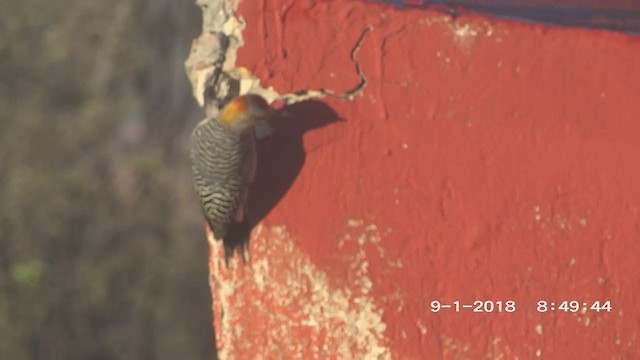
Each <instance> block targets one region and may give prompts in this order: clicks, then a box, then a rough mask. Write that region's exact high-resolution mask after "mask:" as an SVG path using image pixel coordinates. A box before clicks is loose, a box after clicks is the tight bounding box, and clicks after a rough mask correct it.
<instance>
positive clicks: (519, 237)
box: [210, 0, 640, 359]
mask: <svg viewBox="0 0 640 360" xmlns="http://www.w3.org/2000/svg"><path fill="white" fill-rule="evenodd" d="M238 16H241V17H243V18H244V19H245V21H246V28H245V29H244V32H243V34H242V36H243V37H244V47H242V48H241V49H240V50H239V53H238V64H239V65H242V66H243V67H246V68H247V69H249V70H250V72H251V73H253V74H255V75H256V76H257V77H258V78H259V79H260V80H261V83H262V84H263V86H265V87H266V86H269V87H273V89H272V90H273V91H272V93H280V94H282V93H286V92H293V91H297V90H301V89H306V88H314V89H319V88H328V89H333V90H335V91H337V92H342V91H348V90H350V89H353V87H354V86H356V85H357V84H358V83H359V81H360V78H359V76H358V72H357V71H356V62H357V63H358V64H359V65H360V66H361V71H362V74H363V75H364V78H365V79H366V84H365V86H364V88H363V89H362V91H360V92H359V94H358V95H356V96H354V97H353V101H346V100H343V99H339V98H336V97H326V98H324V99H322V101H323V103H320V102H316V101H308V102H302V103H298V104H295V105H293V106H292V110H291V111H292V113H293V114H294V117H293V118H292V119H286V121H285V120H283V121H281V122H280V123H279V124H277V129H276V130H277V131H276V133H275V134H274V135H273V136H271V137H269V138H266V139H264V140H263V141H262V142H261V144H260V151H261V155H260V161H261V162H260V170H259V174H258V184H257V186H256V188H255V189H254V196H253V199H252V202H253V206H254V209H258V211H259V212H261V214H260V215H261V217H264V220H263V222H262V223H261V224H260V225H259V226H258V227H257V228H256V229H255V231H254V236H253V239H252V242H251V244H250V253H251V262H250V263H249V264H247V265H242V263H241V261H240V260H239V257H236V260H235V262H234V263H233V264H232V267H231V269H229V270H227V269H225V268H224V265H223V264H224V262H223V260H222V254H221V253H220V251H221V249H220V247H219V246H217V245H216V244H213V246H212V247H211V249H212V250H211V263H210V269H211V275H210V276H211V286H212V295H213V302H214V318H215V326H216V337H217V346H218V349H219V353H220V356H221V358H225V359H231V358H238V359H247V358H260V356H263V357H264V358H314V357H315V358H398V359H422V358H444V359H481V358H482V359H484V358H487V359H501V358H505V359H512V358H519V359H530V358H536V357H541V358H547V359H568V358H576V359H577V358H582V359H588V358H590V359H596V358H597V359H604V358H611V357H612V354H614V355H615V356H613V357H614V358H620V359H631V358H635V357H636V356H640V346H639V339H638V335H639V327H640V312H639V310H638V309H640V290H638V286H639V285H640V267H639V266H638V256H639V255H640V241H639V240H640V186H639V185H638V184H640V171H638V167H637V161H638V160H637V159H639V158H640V143H639V142H638V140H637V137H638V134H639V133H640V121H639V120H640V102H639V101H638V86H639V85H638V84H640V61H638V59H639V58H640V39H639V38H637V37H632V36H629V35H624V34H619V33H612V32H606V31H591V30H585V29H571V28H554V27H548V26H543V25H535V24H526V23H518V22H509V21H499V20H488V19H485V18H481V17H475V16H461V17H458V18H457V19H455V20H453V19H452V18H450V17H448V16H446V15H443V14H439V13H435V12H429V11H423V10H398V9H396V8H393V7H390V6H386V5H378V4H372V3H363V2H359V1H349V0H336V1H298V0H273V1H254V0H244V1H243V2H242V3H241V4H240V5H239V8H238ZM367 29H371V30H370V31H368V32H367ZM359 40H362V41H359ZM356 44H357V45H358V46H357V49H356V50H357V51H354V49H355V46H356ZM274 96H275V95H274ZM325 104H326V105H325ZM434 300H437V301H440V302H441V303H442V304H450V305H454V301H460V304H461V305H462V304H473V303H474V301H476V300H482V301H493V302H498V301H503V302H504V301H508V300H511V301H514V302H515V307H516V308H515V311H512V312H507V311H505V309H504V307H503V310H502V311H497V309H495V310H494V311H493V312H490V313H487V312H484V313H476V312H473V308H460V310H459V311H456V310H455V305H454V307H452V308H449V309H442V310H440V311H439V312H432V311H431V303H432V301H434ZM541 300H544V301H547V302H548V303H547V306H548V308H547V309H548V310H547V311H546V312H541V311H539V309H538V304H537V303H538V301H541ZM564 300H569V301H571V300H575V301H578V304H579V305H578V307H579V309H578V311H577V312H572V311H563V310H560V309H559V308H560V307H561V305H562V302H563V301H564ZM595 301H600V302H601V303H604V302H605V301H610V304H611V308H612V309H611V311H606V310H603V311H596V310H592V309H591V308H590V307H591V305H592V304H593V303H594V302H595ZM552 303H553V304H552ZM583 304H587V306H586V308H584V309H583V307H584V306H583ZM495 306H497V305H495ZM552 307H553V308H555V310H551V308H552Z"/></svg>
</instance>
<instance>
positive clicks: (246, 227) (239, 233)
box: [222, 216, 252, 268]
mask: <svg viewBox="0 0 640 360" xmlns="http://www.w3.org/2000/svg"><path fill="white" fill-rule="evenodd" d="M251 228H252V226H251V223H250V222H249V220H248V219H247V217H246V216H245V218H244V219H243V220H242V222H240V223H237V222H231V224H229V228H228V231H227V236H225V237H224V239H223V240H222V242H223V243H224V262H225V264H226V266H227V268H228V267H229V259H231V258H232V257H233V252H234V251H235V250H236V249H240V252H241V255H242V260H243V261H244V263H247V261H248V260H249V259H248V256H247V250H248V246H249V238H250V236H251Z"/></svg>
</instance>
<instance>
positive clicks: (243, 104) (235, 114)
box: [219, 96, 249, 124]
mask: <svg viewBox="0 0 640 360" xmlns="http://www.w3.org/2000/svg"><path fill="white" fill-rule="evenodd" d="M247 111H249V102H248V101H247V98H246V96H238V97H236V98H235V99H233V100H231V101H230V102H229V103H228V104H227V106H225V107H224V108H223V109H222V112H221V113H220V120H219V121H220V122H221V123H226V124H230V123H232V122H234V121H235V120H237V119H238V118H239V117H240V116H242V115H243V114H245V113H246V112H247Z"/></svg>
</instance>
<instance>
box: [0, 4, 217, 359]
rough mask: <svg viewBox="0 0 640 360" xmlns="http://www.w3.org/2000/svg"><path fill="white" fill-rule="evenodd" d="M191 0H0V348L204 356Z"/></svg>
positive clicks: (16, 354)
mask: <svg viewBox="0 0 640 360" xmlns="http://www.w3.org/2000/svg"><path fill="white" fill-rule="evenodd" d="M193 3H194V1H193V0H113V1H86V0H55V1H40V0H20V1H19V0H0V359H11V360H19V359H68V360H72V359H83V360H86V359H210V358H213V356H214V355H213V340H212V339H213V332H212V328H211V302H210V295H209V287H208V278H207V244H206V241H205V237H204V229H203V224H202V221H201V218H200V212H199V208H198V206H197V202H196V198H195V195H193V191H192V187H191V179H190V177H189V174H190V173H189V170H188V158H187V146H188V138H189V134H190V131H191V129H192V127H193V126H194V125H195V124H196V123H197V121H198V120H199V119H200V118H201V117H202V116H203V114H202V112H201V110H200V109H199V108H198V107H197V105H196V103H195V101H194V100H193V98H192V97H191V90H190V87H189V84H188V81H187V78H186V75H185V73H184V66H183V62H184V60H185V59H186V56H187V54H188V51H189V47H190V44H191V40H192V39H193V38H195V37H196V36H197V35H198V33H199V30H200V26H201V25H200V21H201V18H200V11H199V9H198V8H197V7H196V6H195V5H194V4H193Z"/></svg>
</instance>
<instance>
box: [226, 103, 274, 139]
mask: <svg viewBox="0 0 640 360" xmlns="http://www.w3.org/2000/svg"><path fill="white" fill-rule="evenodd" d="M275 112H276V110H275V109H273V108H272V107H270V106H269V104H267V101H266V100H265V99H264V98H263V97H262V96H260V95H256V94H246V95H241V96H238V97H236V98H234V99H233V100H231V101H230V102H229V103H228V104H227V105H226V106H225V107H224V108H223V109H222V111H221V112H220V117H219V119H218V121H220V123H222V124H225V125H227V126H229V127H230V128H231V129H234V130H237V131H245V130H248V129H252V128H253V126H255V125H257V124H259V123H261V122H264V121H267V120H269V119H270V118H271V117H273V115H274V114H275Z"/></svg>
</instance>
